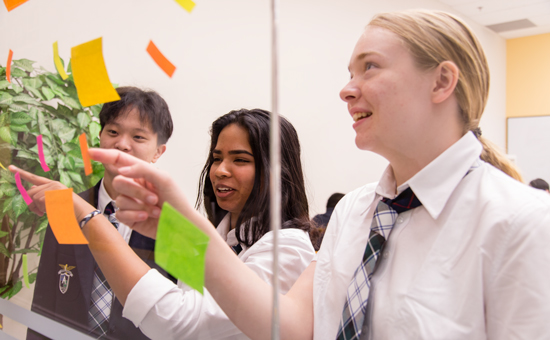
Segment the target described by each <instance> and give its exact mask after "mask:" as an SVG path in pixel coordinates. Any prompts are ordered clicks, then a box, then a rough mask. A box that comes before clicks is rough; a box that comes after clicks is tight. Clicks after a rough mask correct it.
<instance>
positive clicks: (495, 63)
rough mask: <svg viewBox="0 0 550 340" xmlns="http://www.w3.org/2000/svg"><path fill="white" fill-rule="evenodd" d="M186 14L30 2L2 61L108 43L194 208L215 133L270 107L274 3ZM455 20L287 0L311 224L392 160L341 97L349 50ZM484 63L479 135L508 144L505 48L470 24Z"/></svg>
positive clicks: (66, 1)
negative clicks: (169, 71)
mask: <svg viewBox="0 0 550 340" xmlns="http://www.w3.org/2000/svg"><path fill="white" fill-rule="evenodd" d="M196 3H197V5H196V7H195V10H194V11H193V12H192V13H191V14H189V13H187V12H186V11H184V10H183V9H181V7H179V6H178V5H177V4H176V3H175V1H172V0H162V1H161V0H156V1H145V0H132V1H130V0H118V1H113V0H94V1H83V0H80V1H76V0H48V1H46V0H30V1H29V2H27V3H26V4H24V5H22V6H21V7H19V8H17V9H15V10H13V11H12V12H10V13H8V12H7V11H6V10H5V8H4V7H3V6H2V8H1V9H0V32H1V33H0V34H1V38H0V58H1V60H2V61H3V62H1V64H5V61H4V58H6V57H7V55H8V49H10V48H11V49H12V50H13V51H14V59H18V58H28V59H31V60H35V61H37V62H39V63H40V64H41V65H43V66H44V67H46V68H47V69H49V70H52V71H53V70H54V65H53V60H52V43H53V42H54V41H56V40H57V41H58V42H59V49H60V54H61V56H62V57H63V58H64V59H65V60H67V59H68V58H69V56H70V48H71V47H72V46H75V45H78V44H80V43H83V42H86V41H89V40H91V39H94V38H97V37H99V36H103V43H104V56H105V61H106V65H107V70H108V72H109V75H110V78H111V81H112V82H114V83H118V84H121V85H135V86H140V87H149V88H152V89H154V90H156V91H158V92H159V93H160V94H161V95H162V96H163V97H164V98H165V99H166V101H167V102H168V104H169V105H170V109H171V112H172V115H173V119H174V122H175V131H174V135H173V137H172V139H171V140H170V142H169V144H168V151H167V153H166V154H165V155H164V156H163V157H162V159H161V160H160V162H159V163H158V165H159V167H161V168H163V169H165V170H167V171H169V172H170V173H171V174H172V175H173V176H174V177H176V178H177V179H178V184H179V185H180V187H181V188H182V189H183V190H184V192H185V193H186V194H187V195H188V196H190V197H192V198H193V199H194V197H195V195H196V188H197V178H198V175H199V172H200V169H201V168H202V165H203V162H204V160H205V157H206V151H207V148H208V145H207V144H208V140H209V136H208V128H209V124H210V123H211V122H212V121H213V120H214V119H215V118H216V117H218V116H220V115H222V114H224V113H226V112H228V111H229V110H232V109H237V108H241V107H245V108H254V107H260V108H267V109H269V108H270V106H271V100H270V41H269V37H270V35H269V27H270V21H269V1H268V0H261V1H260V0H232V1H223V0H212V1H207V0H196ZM418 7H422V8H437V9H442V10H448V11H450V10H451V9H450V8H449V7H447V6H446V5H444V4H441V3H439V2H437V1H431V0H424V1H420V0H417V1H408V0H393V1H376V2H375V1H359V0H339V1H333V0H331V1H329V0H315V1H314V0H282V1H281V11H280V14H281V20H280V56H281V57H280V59H281V63H280V70H281V96H280V107H281V113H282V114H283V115H285V116H286V117H288V118H289V119H290V120H291V122H293V124H294V125H295V127H296V129H297V130H298V133H299V135H300V138H301V141H302V145H303V163H304V167H305V172H306V177H307V184H308V191H309V198H310V203H311V210H312V214H315V213H319V212H323V211H324V205H325V202H326V199H327V198H328V196H329V195H330V194H331V193H333V192H336V191H340V192H348V191H350V190H352V189H353V188H355V187H358V186H360V185H361V184H363V183H366V182H370V181H375V180H377V179H378V177H379V175H380V173H381V172H382V170H383V169H384V167H385V165H386V161H385V160H384V159H382V158H381V157H379V156H376V155H374V154H372V153H368V152H362V151H359V150H358V149H357V148H356V147H355V144H354V138H355V133H354V131H353V129H352V128H351V125H352V120H351V118H350V116H349V114H348V113H347V110H346V105H345V104H344V102H342V101H341V100H340V99H339V96H338V93H339V91H340V89H341V88H342V87H343V86H344V85H345V84H346V82H347V80H348V78H349V75H348V72H347V65H348V61H349V56H350V54H351V51H352V49H353V46H354V44H355V42H356V40H357V38H358V37H359V35H360V34H361V32H362V29H363V28H364V26H365V25H366V24H367V23H368V21H369V19H370V18H371V17H372V15H373V14H375V13H377V12H380V11H393V10H402V9H407V8H418ZM470 24H471V25H472V26H473V28H474V30H475V31H476V33H477V34H478V36H479V38H480V40H481V42H482V44H483V46H484V47H485V50H486V52H487V56H488V58H489V63H490V66H491V72H492V79H493V81H492V88H491V94H490V99H489V104H488V106H487V110H486V113H485V115H484V119H483V120H482V128H483V132H484V134H485V135H486V136H488V137H489V138H491V139H493V141H495V142H496V143H497V144H499V145H500V146H501V147H504V143H505V141H504V139H505V107H504V105H505V97H504V96H505V60H506V59H505V42H504V39H502V38H500V37H499V36H497V35H496V34H495V33H493V32H491V31H489V30H488V29H486V28H484V27H481V26H479V25H476V24H474V23H472V22H470ZM150 39H152V40H153V41H154V42H155V43H156V45H157V46H158V47H159V49H160V50H161V51H162V52H163V53H164V54H165V55H166V56H167V57H168V59H170V60H171V61H172V62H173V63H174V64H175V65H176V66H177V70H176V73H175V74H174V76H173V78H172V79H170V78H168V77H167V76H166V75H165V74H164V73H163V72H162V71H161V70H160V69H159V68H158V67H157V66H156V65H155V64H154V63H153V61H152V60H151V58H150V57H149V55H148V54H147V53H146V52H145V48H146V46H147V44H148V42H149V40H150Z"/></svg>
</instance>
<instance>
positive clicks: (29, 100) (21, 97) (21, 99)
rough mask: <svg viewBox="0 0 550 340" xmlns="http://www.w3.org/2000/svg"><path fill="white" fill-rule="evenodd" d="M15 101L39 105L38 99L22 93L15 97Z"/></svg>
mask: <svg viewBox="0 0 550 340" xmlns="http://www.w3.org/2000/svg"><path fill="white" fill-rule="evenodd" d="M13 101H14V102H20V103H27V104H37V102H36V99H34V98H33V97H31V96H29V95H28V94H25V93H21V94H19V95H17V96H16V97H13Z"/></svg>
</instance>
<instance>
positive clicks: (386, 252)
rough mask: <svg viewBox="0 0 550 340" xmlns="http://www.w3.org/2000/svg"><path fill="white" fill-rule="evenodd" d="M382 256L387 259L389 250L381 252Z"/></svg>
mask: <svg viewBox="0 0 550 340" xmlns="http://www.w3.org/2000/svg"><path fill="white" fill-rule="evenodd" d="M383 256H384V258H385V259H387V258H388V257H390V252H389V251H385V252H384V254H383Z"/></svg>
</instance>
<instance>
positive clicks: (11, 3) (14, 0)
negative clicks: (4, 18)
mask: <svg viewBox="0 0 550 340" xmlns="http://www.w3.org/2000/svg"><path fill="white" fill-rule="evenodd" d="M27 1H29V0H4V5H6V9H7V10H8V12H11V11H12V10H13V9H14V8H16V7H19V6H21V5H22V4H24V3H25V2H27Z"/></svg>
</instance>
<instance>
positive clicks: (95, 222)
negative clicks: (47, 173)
mask: <svg viewBox="0 0 550 340" xmlns="http://www.w3.org/2000/svg"><path fill="white" fill-rule="evenodd" d="M9 169H10V171H11V172H13V173H15V172H19V174H20V176H21V178H22V179H23V180H26V181H27V182H30V183H32V184H34V186H33V187H32V188H31V189H30V190H29V191H27V193H28V194H29V196H30V197H31V198H32V200H33V202H32V203H31V205H29V209H30V210H31V211H32V212H34V213H36V214H38V215H40V216H42V215H43V214H44V213H45V212H46V191H50V190H62V189H67V187H66V186H64V185H63V184H61V183H59V182H56V181H52V180H50V179H47V178H44V177H40V176H36V175H33V174H31V173H29V172H27V171H24V170H21V169H19V168H17V167H15V166H13V165H10V167H9ZM73 205H74V213H75V216H76V219H77V221H81V220H82V219H83V218H84V217H85V216H86V215H87V214H89V213H91V212H92V211H94V210H95V209H96V208H95V207H93V206H92V205H90V204H89V203H88V202H86V201H85V200H84V199H82V198H81V197H80V196H78V195H76V194H74V193H73ZM82 232H83V233H84V236H86V238H87V239H88V242H89V247H90V251H91V252H92V255H93V256H94V258H95V260H96V262H97V263H98V264H99V267H100V268H101V271H102V272H103V274H104V275H105V278H107V281H109V284H110V285H111V288H112V289H113V291H114V292H115V295H116V296H117V298H118V299H119V301H120V302H121V303H122V304H123V305H124V303H125V302H126V297H127V296H128V294H129V293H130V291H131V290H132V288H133V287H134V285H135V284H136V283H137V282H138V281H139V279H140V278H141V277H142V276H143V275H145V274H146V273H147V271H148V270H149V269H150V268H149V266H148V265H147V264H146V263H145V262H143V261H142V260H141V259H140V258H139V257H138V256H137V255H136V254H135V253H134V251H133V250H132V249H131V248H130V247H129V246H128V244H127V243H126V242H125V241H124V239H123V238H122V236H120V234H119V233H118V232H117V230H116V229H115V228H113V225H112V224H111V222H109V220H107V218H105V217H104V216H103V215H97V216H95V217H94V218H92V219H91V220H90V221H89V222H88V223H87V224H86V225H85V226H84V228H83V229H82Z"/></svg>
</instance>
